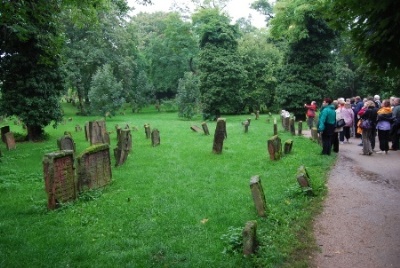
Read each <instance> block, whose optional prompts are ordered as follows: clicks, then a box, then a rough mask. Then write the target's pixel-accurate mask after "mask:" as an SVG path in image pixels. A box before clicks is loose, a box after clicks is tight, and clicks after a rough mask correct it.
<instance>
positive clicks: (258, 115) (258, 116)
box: [256, 111, 260, 120]
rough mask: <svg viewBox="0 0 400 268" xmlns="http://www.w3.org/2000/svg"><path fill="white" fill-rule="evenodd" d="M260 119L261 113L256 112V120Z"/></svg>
mask: <svg viewBox="0 0 400 268" xmlns="http://www.w3.org/2000/svg"><path fill="white" fill-rule="evenodd" d="M259 118H260V111H256V120H258V119H259Z"/></svg>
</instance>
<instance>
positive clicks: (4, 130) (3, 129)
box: [1, 126, 10, 143]
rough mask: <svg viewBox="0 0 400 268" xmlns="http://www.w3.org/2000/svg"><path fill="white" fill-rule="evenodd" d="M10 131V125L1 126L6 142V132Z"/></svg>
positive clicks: (2, 135) (2, 138)
mask: <svg viewBox="0 0 400 268" xmlns="http://www.w3.org/2000/svg"><path fill="white" fill-rule="evenodd" d="M8 132H10V126H4V127H1V140H2V141H3V142H4V143H5V142H6V136H5V135H6V133H8Z"/></svg>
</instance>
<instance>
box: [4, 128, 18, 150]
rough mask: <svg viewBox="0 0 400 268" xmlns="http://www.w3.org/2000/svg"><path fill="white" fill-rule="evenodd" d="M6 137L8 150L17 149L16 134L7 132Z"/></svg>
mask: <svg viewBox="0 0 400 268" xmlns="http://www.w3.org/2000/svg"><path fill="white" fill-rule="evenodd" d="M4 137H5V139H6V146H7V150H14V149H15V148H17V146H16V144H15V139H14V134H13V133H12V132H7V133H6V134H4Z"/></svg>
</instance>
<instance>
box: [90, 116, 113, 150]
mask: <svg viewBox="0 0 400 268" xmlns="http://www.w3.org/2000/svg"><path fill="white" fill-rule="evenodd" d="M88 132H89V133H87V134H88V136H89V141H90V145H94V144H101V143H107V144H110V137H109V135H108V133H107V128H106V122H105V121H103V120H100V121H90V122H89V130H88Z"/></svg>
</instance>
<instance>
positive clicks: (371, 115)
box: [358, 101, 377, 155]
mask: <svg viewBox="0 0 400 268" xmlns="http://www.w3.org/2000/svg"><path fill="white" fill-rule="evenodd" d="M364 108H365V109H361V110H360V112H359V113H358V115H359V116H360V119H361V120H362V121H361V124H360V126H361V129H362V134H361V135H362V144H363V152H362V153H361V154H363V155H371V154H372V153H373V149H374V147H373V146H375V134H374V133H375V131H374V129H375V128H376V118H377V109H376V108H375V103H374V102H373V101H366V102H365V105H364ZM363 121H366V122H369V126H366V125H364V122H363ZM373 134H374V135H373ZM372 135H373V136H372ZM372 139H374V141H373V145H372V143H371V140H372Z"/></svg>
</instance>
